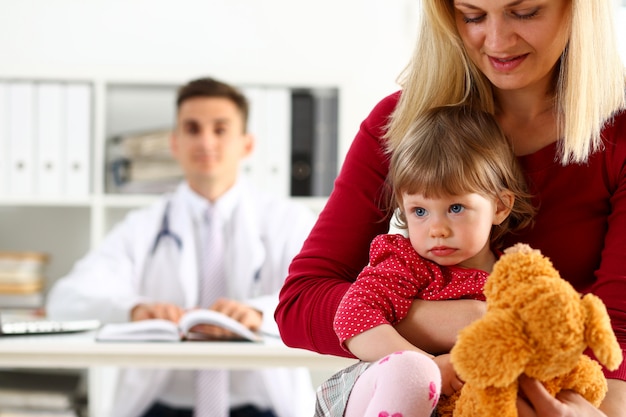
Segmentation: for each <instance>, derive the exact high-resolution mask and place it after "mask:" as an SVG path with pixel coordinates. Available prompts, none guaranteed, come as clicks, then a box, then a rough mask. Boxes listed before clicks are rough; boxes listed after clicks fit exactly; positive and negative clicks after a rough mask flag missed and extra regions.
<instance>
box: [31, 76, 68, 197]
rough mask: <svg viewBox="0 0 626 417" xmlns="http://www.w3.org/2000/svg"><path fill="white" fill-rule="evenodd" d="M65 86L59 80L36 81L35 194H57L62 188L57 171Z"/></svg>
mask: <svg viewBox="0 0 626 417" xmlns="http://www.w3.org/2000/svg"><path fill="white" fill-rule="evenodd" d="M64 93H65V87H64V86H63V85H62V84H61V83H41V84H37V118H36V119H37V128H36V134H35V138H36V139H35V149H36V158H35V159H36V166H35V190H36V194H37V195H43V196H58V195H61V194H62V191H63V178H62V173H61V167H62V152H63V150H64V147H63V135H64V134H65V129H64V123H63V121H64V111H65V108H64V107H65V100H64V98H65V94H64Z"/></svg>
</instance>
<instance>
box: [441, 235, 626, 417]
mask: <svg viewBox="0 0 626 417" xmlns="http://www.w3.org/2000/svg"><path fill="white" fill-rule="evenodd" d="M484 291H485V297H486V299H487V312H486V313H485V315H484V316H483V317H482V318H481V319H479V320H477V321H476V322H474V323H472V324H471V325H469V326H468V327H466V328H465V329H463V330H462V331H461V332H460V334H459V337H458V340H457V343H456V345H455V346H454V348H453V349H452V351H451V361H452V364H453V365H454V368H455V370H456V372H457V373H458V375H459V376H460V378H461V379H462V380H464V381H465V385H464V386H463V389H462V390H461V391H460V395H456V396H453V397H450V398H443V399H442V401H441V402H440V406H439V407H438V413H439V415H441V416H449V415H452V414H453V415H454V417H469V416H481V417H517V408H516V405H515V401H516V398H517V394H518V385H517V381H518V377H519V376H520V375H521V374H526V375H528V376H529V377H532V378H535V379H537V380H539V381H541V382H542V383H543V384H544V385H545V386H546V387H547V389H548V391H549V392H550V393H551V394H552V395H556V393H558V392H559V391H561V390H565V389H569V390H574V391H576V392H578V393H579V394H581V395H582V396H583V397H585V398H586V399H587V400H588V401H589V402H591V403H592V404H594V405H595V406H596V407H597V406H599V404H600V402H601V401H602V399H603V398H604V396H605V394H606V391H607V384H606V379H605V377H604V375H603V373H602V370H601V367H600V365H599V364H598V363H597V362H596V361H594V360H592V359H590V358H589V357H588V356H586V355H585V354H583V351H584V350H585V349H586V348H587V347H590V348H591V349H592V350H593V352H594V354H595V356H596V357H597V358H598V360H599V361H600V362H602V363H603V364H604V365H605V366H606V367H607V368H608V369H611V370H613V369H616V368H617V367H618V366H619V364H620V363H621V361H622V351H621V349H620V346H619V345H618V343H617V340H616V338H615V335H614V334H613V331H612V329H611V325H610V321H609V316H608V314H607V312H606V308H605V306H604V304H603V303H602V301H601V300H600V299H599V298H598V297H596V296H594V295H592V294H587V295H585V296H584V297H582V298H581V295H580V294H579V293H578V292H576V290H574V288H573V287H572V286H571V285H570V284H569V283H568V282H567V281H565V280H563V279H561V277H560V276H559V273H558V272H557V271H556V270H555V269H554V267H553V266H552V263H551V262H550V260H549V259H548V258H546V257H544V256H543V255H542V254H541V253H540V252H539V251H538V250H533V249H531V248H530V247H529V246H528V245H525V244H517V245H515V246H513V247H512V248H509V249H507V250H506V251H505V253H504V255H503V256H502V257H501V258H500V260H498V262H496V264H495V266H494V269H493V272H492V273H491V275H490V276H489V278H488V279H487V282H486V284H485V290H484ZM457 394H459V393H457ZM453 409H454V412H452V410H453Z"/></svg>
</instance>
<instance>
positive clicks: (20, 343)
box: [0, 332, 355, 370]
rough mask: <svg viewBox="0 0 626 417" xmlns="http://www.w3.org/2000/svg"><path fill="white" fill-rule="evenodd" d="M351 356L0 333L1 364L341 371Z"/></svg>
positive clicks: (87, 335) (276, 344) (255, 346)
mask: <svg viewBox="0 0 626 417" xmlns="http://www.w3.org/2000/svg"><path fill="white" fill-rule="evenodd" d="M354 362H355V360H354V359H348V358H340V357H337V356H330V355H320V354H318V353H315V352H310V351H308V350H304V349H294V348H289V347H286V346H285V345H283V344H282V343H281V342H280V341H279V340H275V339H272V338H268V339H267V340H266V341H265V342H263V343H250V342H197V341H194V342H115V343H113V342H96V341H95V340H94V332H83V333H74V334H63V335H33V336H7V337H0V367H28V368H89V367H94V366H96V367H97V366H121V367H124V366H132V367H150V368H181V369H182V368H228V369H254V368H267V367H280V366H286V367H298V366H303V367H307V368H309V369H312V370H315V369H321V370H333V369H341V368H343V367H345V366H348V365H350V364H352V363H354Z"/></svg>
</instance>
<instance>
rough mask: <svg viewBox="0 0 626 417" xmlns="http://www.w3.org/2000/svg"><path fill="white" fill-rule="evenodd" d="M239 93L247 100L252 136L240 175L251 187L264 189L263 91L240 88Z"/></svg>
mask: <svg viewBox="0 0 626 417" xmlns="http://www.w3.org/2000/svg"><path fill="white" fill-rule="evenodd" d="M241 92H242V93H243V94H244V95H245V96H246V98H247V99H248V108H249V111H248V133H250V134H252V135H253V136H254V149H253V150H252V154H251V155H250V156H248V158H246V160H244V161H243V162H242V164H241V174H242V175H243V176H244V177H245V178H246V179H247V180H248V181H249V182H250V183H252V184H253V185H255V186H256V187H259V188H261V189H266V183H267V178H266V175H265V173H264V171H265V169H264V167H263V165H264V163H263V160H264V153H265V152H264V151H265V149H264V141H265V139H266V136H267V135H266V132H265V126H266V124H265V121H266V119H267V117H266V115H265V110H266V107H265V104H264V102H265V101H264V99H265V91H264V89H263V88H261V87H242V88H241Z"/></svg>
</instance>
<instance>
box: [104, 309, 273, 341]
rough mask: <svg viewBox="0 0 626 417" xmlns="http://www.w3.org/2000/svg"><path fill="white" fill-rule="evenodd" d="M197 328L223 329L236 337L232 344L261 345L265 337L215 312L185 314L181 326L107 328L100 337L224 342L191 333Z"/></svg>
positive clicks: (157, 322) (151, 323) (145, 323)
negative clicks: (246, 342) (250, 343)
mask: <svg viewBox="0 0 626 417" xmlns="http://www.w3.org/2000/svg"><path fill="white" fill-rule="evenodd" d="M197 324H210V325H213V326H219V327H223V328H224V329H227V330H230V331H231V332H233V333H235V335H236V336H235V337H232V338H230V339H229V340H246V341H251V342H260V341H262V337H261V336H260V335H259V334H257V333H255V332H253V331H251V330H250V329H248V328H247V327H246V326H244V325H243V324H241V323H239V322H238V321H237V320H235V319H232V318H230V317H228V316H226V315H224V314H222V313H218V312H217V311H213V310H201V309H199V310H191V311H189V312H187V313H185V314H184V315H183V316H182V317H181V319H180V321H179V322H178V324H176V323H174V322H172V321H169V320H162V319H150V320H140V321H132V322H129V323H115V324H105V325H104V326H102V327H101V328H100V330H98V332H97V333H96V340H98V341H111V342H114V341H143V342H147V341H151V342H159V341H160V342H163V341H165V342H167V341H170V342H176V341H180V340H187V339H193V340H224V339H210V338H206V337H204V338H203V337H202V336H201V335H199V334H197V333H191V332H190V329H191V328H192V327H194V326H195V325H197Z"/></svg>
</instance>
